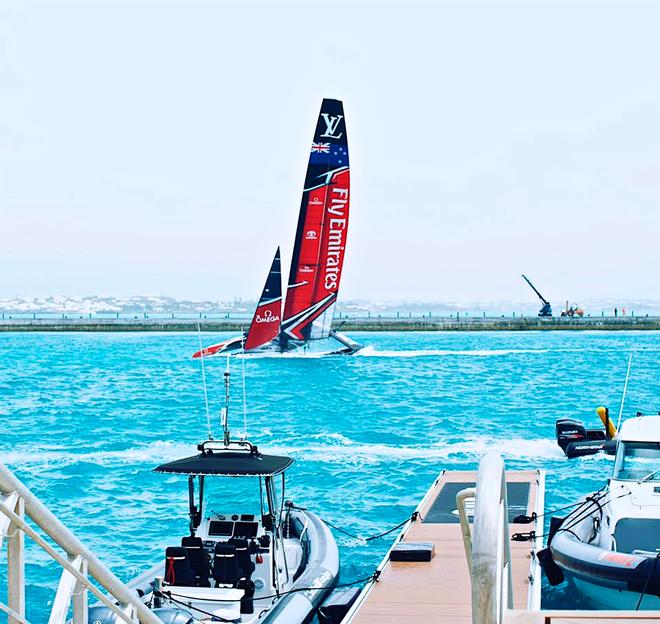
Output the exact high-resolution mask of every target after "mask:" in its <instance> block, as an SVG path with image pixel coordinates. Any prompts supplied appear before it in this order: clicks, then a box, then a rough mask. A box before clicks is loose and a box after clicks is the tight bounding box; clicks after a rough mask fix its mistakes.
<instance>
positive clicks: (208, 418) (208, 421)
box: [197, 323, 213, 440]
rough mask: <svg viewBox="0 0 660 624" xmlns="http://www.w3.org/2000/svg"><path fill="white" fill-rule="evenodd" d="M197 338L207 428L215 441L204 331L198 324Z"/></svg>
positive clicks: (210, 437)
mask: <svg viewBox="0 0 660 624" xmlns="http://www.w3.org/2000/svg"><path fill="white" fill-rule="evenodd" d="M197 338H198V339H199V359H200V361H201V362H202V384H203V385H204V403H205V404H206V427H207V429H208V433H209V440H213V434H212V433H211V412H210V411H209V393H208V390H207V388H206V369H205V368H204V349H203V348H202V329H201V327H200V325H199V323H197Z"/></svg>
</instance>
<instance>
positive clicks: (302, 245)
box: [280, 99, 350, 343]
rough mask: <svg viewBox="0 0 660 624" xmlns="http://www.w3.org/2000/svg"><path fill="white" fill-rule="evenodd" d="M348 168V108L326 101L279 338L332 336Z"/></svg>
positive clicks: (344, 228)
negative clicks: (346, 115) (346, 118)
mask: <svg viewBox="0 0 660 624" xmlns="http://www.w3.org/2000/svg"><path fill="white" fill-rule="evenodd" d="M349 205H350V171H349V163H348V142H347V137H346V123H345V118H344V108H343V105H342V103H341V102H340V101H339V100H327V99H326V100H323V104H322V106H321V112H320V114H319V118H318V122H317V124H316V131H315V133H314V141H313V142H312V147H311V150H310V158H309V165H308V167H307V175H306V178H305V188H304V190H303V197H302V203H301V206H300V216H299V218H298V228H297V231H296V241H295V245H294V250H293V258H292V262H291V272H290V274H289V284H288V287H287V293H286V302H285V305H284V318H283V320H282V329H281V334H280V341H281V342H283V343H286V342H288V341H289V340H302V341H307V340H316V339H321V338H327V337H328V335H329V334H330V327H331V324H332V317H333V313H334V306H335V302H336V300H337V293H338V291H339V284H340V281H341V271H342V266H343V263H344V253H345V249H346V235H347V231H348V213H349Z"/></svg>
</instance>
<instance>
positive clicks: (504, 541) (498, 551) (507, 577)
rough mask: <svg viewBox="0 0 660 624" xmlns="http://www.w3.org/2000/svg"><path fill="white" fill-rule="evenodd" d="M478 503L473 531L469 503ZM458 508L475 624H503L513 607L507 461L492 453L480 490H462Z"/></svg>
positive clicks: (485, 462)
mask: <svg viewBox="0 0 660 624" xmlns="http://www.w3.org/2000/svg"><path fill="white" fill-rule="evenodd" d="M470 499H473V500H474V520H473V522H472V528H470V524H469V520H468V515H469V512H468V510H467V503H468V501H469V500H470ZM456 506H457V509H458V514H459V518H460V522H461V530H462V533H463V546H464V548H465V556H466V557H467V561H468V568H469V571H470V580H471V583H472V622H473V624H500V623H501V622H502V619H503V616H504V610H505V609H512V608H513V581H512V575H511V549H510V547H509V514H508V505H507V497H506V474H505V470H504V462H503V461H502V458H501V457H500V455H498V454H497V453H488V454H487V455H485V456H484V458H483V459H482V460H481V463H480V464H479V473H478V475H477V485H476V488H468V489H464V490H461V491H460V492H459V493H458V494H457V495H456Z"/></svg>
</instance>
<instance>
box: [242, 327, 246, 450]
mask: <svg viewBox="0 0 660 624" xmlns="http://www.w3.org/2000/svg"><path fill="white" fill-rule="evenodd" d="M242 335H243V339H242V340H241V368H242V369H243V439H244V440H245V439H246V438H247V397H246V393H245V332H242Z"/></svg>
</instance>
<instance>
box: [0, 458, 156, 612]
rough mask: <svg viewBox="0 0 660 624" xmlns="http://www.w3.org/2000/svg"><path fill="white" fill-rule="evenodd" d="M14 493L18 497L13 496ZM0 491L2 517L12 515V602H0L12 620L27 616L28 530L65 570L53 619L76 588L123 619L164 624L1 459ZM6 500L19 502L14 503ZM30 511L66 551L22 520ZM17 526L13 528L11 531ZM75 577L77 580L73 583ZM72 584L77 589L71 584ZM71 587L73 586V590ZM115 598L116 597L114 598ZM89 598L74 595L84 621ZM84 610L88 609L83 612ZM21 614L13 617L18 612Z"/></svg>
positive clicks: (9, 580)
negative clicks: (128, 612) (127, 608)
mask: <svg viewBox="0 0 660 624" xmlns="http://www.w3.org/2000/svg"><path fill="white" fill-rule="evenodd" d="M12 493H15V494H16V496H10V495H11V494H12ZM0 495H4V496H5V497H6V498H5V499H4V501H0V516H4V517H6V518H7V519H8V520H9V529H10V530H9V531H8V532H7V533H8V536H9V539H8V542H9V544H8V551H7V558H8V570H7V586H8V587H7V590H8V591H7V594H8V602H9V604H8V605H6V606H5V605H0V606H2V607H4V608H3V610H5V611H6V612H7V610H9V611H12V612H13V613H11V614H10V617H9V624H19V623H21V622H24V621H25V576H24V566H25V563H24V547H23V535H27V536H28V537H30V538H31V539H32V540H33V541H34V542H36V543H37V544H38V545H39V546H40V547H41V548H42V549H43V550H45V551H46V552H47V553H48V554H49V555H50V556H51V557H52V558H53V559H54V560H55V561H56V562H57V563H59V564H60V566H61V567H62V568H64V570H65V573H64V574H63V576H62V581H61V583H60V591H59V592H58V595H57V596H56V600H55V605H54V611H55V613H53V620H52V621H61V619H60V618H58V617H57V614H58V612H59V613H61V609H62V604H63V603H66V605H67V606H68V605H69V603H70V601H71V598H72V596H73V595H74V594H75V593H76V591H77V590H78V588H80V590H81V591H82V592H83V593H86V592H87V591H91V592H92V593H93V594H94V595H95V596H97V598H99V600H100V601H101V602H102V603H103V604H105V605H106V606H107V607H108V608H110V609H111V610H112V611H113V613H115V614H116V615H117V616H118V617H119V618H120V619H121V620H123V621H125V622H127V623H129V624H133V623H134V622H135V621H136V618H137V620H139V622H141V623H142V624H163V623H162V621H161V620H160V618H158V617H157V616H156V615H155V614H154V613H153V612H152V611H151V609H149V608H147V606H146V605H145V604H144V603H143V602H142V601H141V600H140V598H139V597H138V595H137V594H136V593H135V592H133V591H131V590H130V589H129V588H128V587H126V585H124V584H123V583H122V582H121V581H120V580H119V579H118V578H117V577H116V576H115V575H114V574H113V573H112V572H111V571H110V570H109V569H108V568H107V567H106V566H105V565H104V564H103V563H102V562H101V561H100V560H99V559H98V558H97V557H96V555H94V553H93V552H92V551H91V550H89V549H88V548H87V547H86V546H85V545H84V544H82V542H81V541H80V540H79V539H78V538H77V537H76V536H75V535H74V534H73V533H72V532H71V531H69V529H67V528H66V527H65V526H64V525H63V524H62V523H61V522H60V521H59V520H58V519H57V518H56V517H55V516H54V515H53V514H52V512H51V511H50V510H49V509H48V508H47V507H46V506H45V505H44V504H43V503H42V502H41V501H40V500H39V499H38V498H37V497H36V496H35V495H34V494H33V493H32V492H31V491H30V490H29V489H28V488H27V487H26V486H25V485H24V484H23V483H22V482H21V481H20V480H19V479H18V478H17V477H16V476H15V475H14V474H13V473H12V472H11V471H10V470H9V469H8V468H7V467H6V466H5V465H4V464H3V463H2V462H0ZM8 501H16V504H15V506H13V508H10V506H9V505H7V504H6V502H8ZM24 513H25V514H27V515H28V516H29V517H30V518H31V519H32V521H33V522H34V523H35V524H36V525H37V526H38V527H39V528H41V530H42V531H43V532H44V533H46V534H47V535H48V536H49V537H50V538H51V539H52V540H53V541H54V542H55V543H56V544H58V545H59V546H60V547H61V548H62V549H63V550H64V552H65V553H66V555H67V556H68V558H67V557H66V556H62V555H61V554H60V553H58V552H57V550H56V549H54V548H53V547H52V546H51V545H50V544H49V543H48V542H47V541H46V540H44V538H42V537H41V536H40V535H39V534H38V533H37V532H36V531H35V530H34V529H32V528H31V527H30V526H29V525H28V524H27V523H26V522H25V520H24V518H23V514H24ZM12 530H13V533H12V534H11V535H9V533H11V531H12ZM87 572H89V575H90V576H91V577H92V578H94V579H95V580H96V581H97V582H98V583H99V584H100V585H101V586H102V587H103V588H104V589H106V590H107V591H108V593H109V594H110V596H111V597H112V598H110V597H108V596H107V595H105V594H103V592H101V591H100V590H99V589H98V588H97V587H96V586H95V585H94V584H93V583H92V582H91V581H90V580H89V579H88V578H87ZM73 579H75V581H76V582H75V583H74V584H73V586H72V583H73ZM72 587H73V589H72ZM70 590H71V591H70ZM113 599H114V600H113ZM117 602H119V603H120V605H122V606H124V607H125V606H126V605H130V606H131V607H132V608H133V609H134V613H135V618H133V617H130V616H128V615H126V613H124V611H123V610H122V608H121V606H119V605H117V604H116V603H117ZM85 605H86V600H80V599H78V600H74V617H73V620H74V623H75V624H78V623H79V622H85V621H86V618H87V609H86V608H84V607H85ZM83 610H84V612H83ZM14 614H15V615H16V616H18V617H15V615H14Z"/></svg>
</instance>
